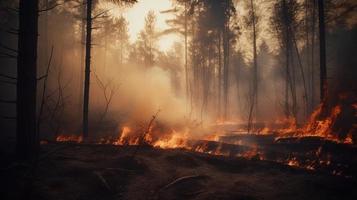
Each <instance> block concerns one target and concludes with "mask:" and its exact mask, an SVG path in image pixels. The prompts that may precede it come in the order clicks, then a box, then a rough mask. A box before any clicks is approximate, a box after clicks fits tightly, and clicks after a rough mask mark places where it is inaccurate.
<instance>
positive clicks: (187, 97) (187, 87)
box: [185, 1, 190, 112]
mask: <svg viewBox="0 0 357 200" xmlns="http://www.w3.org/2000/svg"><path fill="white" fill-rule="evenodd" d="M187 12H188V11H187V1H186V2H185V83H186V101H187V102H186V104H187V103H188V102H189V95H190V94H189V81H188V62H187V41H188V40H187V20H188V16H187ZM187 107H188V105H186V112H187V110H188V109H187Z"/></svg>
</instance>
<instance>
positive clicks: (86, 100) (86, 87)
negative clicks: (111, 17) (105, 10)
mask: <svg viewBox="0 0 357 200" xmlns="http://www.w3.org/2000/svg"><path fill="white" fill-rule="evenodd" d="M86 34H87V35H86V58H85V74H84V99H83V138H84V139H85V138H87V137H88V107H89V83H90V59H91V46H92V44H91V42H92V0H87V31H86Z"/></svg>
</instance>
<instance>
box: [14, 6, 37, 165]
mask: <svg viewBox="0 0 357 200" xmlns="http://www.w3.org/2000/svg"><path fill="white" fill-rule="evenodd" d="M37 35H38V0H20V5H19V39H18V57H17V105H16V106H17V111H16V112H17V130H16V131H17V135H16V137H17V146H16V150H17V155H18V156H19V158H22V159H28V158H31V157H33V156H35V155H36V154H37V152H38V148H39V137H38V135H37V132H36V118H37V116H36V89H37Z"/></svg>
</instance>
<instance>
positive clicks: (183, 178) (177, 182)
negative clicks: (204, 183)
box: [160, 175, 208, 191]
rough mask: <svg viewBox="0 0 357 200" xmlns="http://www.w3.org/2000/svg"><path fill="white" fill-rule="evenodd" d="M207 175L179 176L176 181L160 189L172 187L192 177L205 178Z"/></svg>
mask: <svg viewBox="0 0 357 200" xmlns="http://www.w3.org/2000/svg"><path fill="white" fill-rule="evenodd" d="M207 177H208V176H206V175H191V176H183V177H180V178H177V179H175V180H174V181H172V182H170V183H169V184H167V185H165V186H164V187H163V188H161V189H160V191H162V190H166V189H168V188H170V187H172V186H174V185H177V184H180V183H182V182H185V181H188V180H191V179H205V178H207Z"/></svg>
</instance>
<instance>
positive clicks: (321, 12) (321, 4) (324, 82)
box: [318, 0, 327, 102]
mask: <svg viewBox="0 0 357 200" xmlns="http://www.w3.org/2000/svg"><path fill="white" fill-rule="evenodd" d="M318 7H319V33H320V101H321V102H322V101H323V99H324V98H325V96H326V89H327V79H326V77H327V71H326V39H325V12H324V0H318Z"/></svg>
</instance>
